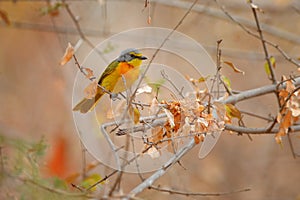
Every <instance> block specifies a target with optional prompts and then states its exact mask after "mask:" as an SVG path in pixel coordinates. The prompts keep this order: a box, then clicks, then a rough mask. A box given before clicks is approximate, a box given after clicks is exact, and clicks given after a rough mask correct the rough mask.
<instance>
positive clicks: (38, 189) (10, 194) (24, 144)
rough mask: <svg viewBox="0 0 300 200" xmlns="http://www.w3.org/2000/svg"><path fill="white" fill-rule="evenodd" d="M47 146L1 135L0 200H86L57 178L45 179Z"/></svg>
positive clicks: (40, 140) (81, 194)
mask: <svg viewBox="0 0 300 200" xmlns="http://www.w3.org/2000/svg"><path fill="white" fill-rule="evenodd" d="M47 147H48V145H47V143H46V141H45V139H44V138H43V137H42V138H41V139H39V140H38V141H36V142H28V141H25V140H23V139H18V138H9V137H7V136H4V135H2V134H0V164H1V166H0V172H1V173H0V191H2V192H1V194H0V199H21V200H27V199H54V200H55V199H62V198H64V199H65V200H67V199H74V198H75V197H76V199H86V197H84V193H78V192H74V191H72V188H69V186H68V183H67V182H66V181H65V180H63V179H60V178H58V177H48V178H47V177H45V176H44V175H43V169H44V168H45V164H44V162H43V161H44V159H45V155H46V153H47Z"/></svg>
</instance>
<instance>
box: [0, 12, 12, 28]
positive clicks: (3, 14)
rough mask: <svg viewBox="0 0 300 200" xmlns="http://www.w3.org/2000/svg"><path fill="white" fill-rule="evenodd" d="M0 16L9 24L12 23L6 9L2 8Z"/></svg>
mask: <svg viewBox="0 0 300 200" xmlns="http://www.w3.org/2000/svg"><path fill="white" fill-rule="evenodd" d="M0 18H1V19H2V20H3V21H4V23H5V24H6V25H7V26H9V25H10V20H9V18H8V14H7V12H5V11H4V10H0Z"/></svg>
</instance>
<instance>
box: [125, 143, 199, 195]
mask: <svg viewBox="0 0 300 200" xmlns="http://www.w3.org/2000/svg"><path fill="white" fill-rule="evenodd" d="M194 146H195V141H194V140H191V141H190V142H189V143H188V144H187V145H186V146H184V147H183V148H182V149H180V150H179V151H178V152H177V153H176V154H175V155H174V156H173V157H172V158H171V159H170V160H168V161H167V162H166V164H164V165H163V166H162V167H161V168H160V169H159V170H157V171H156V172H155V173H154V174H152V175H151V176H150V177H149V178H147V179H146V180H145V181H144V182H142V183H141V184H139V185H138V186H137V187H135V188H134V189H133V190H131V191H130V192H129V193H128V195H127V196H126V197H125V198H124V200H126V199H127V200H128V199H131V198H132V197H134V196H135V195H136V194H138V193H140V192H142V191H143V190H144V189H146V188H148V187H150V186H151V185H152V184H153V183H154V181H155V180H157V179H158V178H160V177H161V176H163V175H164V174H165V173H166V172H167V170H168V169H169V168H170V167H171V166H173V165H174V164H175V163H176V162H178V161H179V160H180V159H181V158H182V157H183V156H184V155H185V154H186V153H188V152H189V151H190V150H191V149H192V148H193V147H194Z"/></svg>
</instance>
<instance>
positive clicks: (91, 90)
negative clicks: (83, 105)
mask: <svg viewBox="0 0 300 200" xmlns="http://www.w3.org/2000/svg"><path fill="white" fill-rule="evenodd" d="M97 86H98V84H97V81H93V82H91V83H90V84H89V85H88V86H87V87H86V88H85V89H84V91H83V92H84V96H85V98H87V99H92V98H94V97H95V96H96V94H97Z"/></svg>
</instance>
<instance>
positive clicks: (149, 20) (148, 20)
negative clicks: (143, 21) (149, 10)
mask: <svg viewBox="0 0 300 200" xmlns="http://www.w3.org/2000/svg"><path fill="white" fill-rule="evenodd" d="M147 23H148V24H151V17H150V16H148V19H147Z"/></svg>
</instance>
